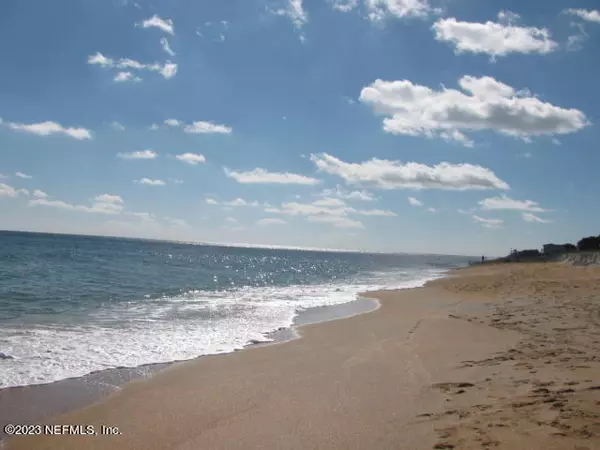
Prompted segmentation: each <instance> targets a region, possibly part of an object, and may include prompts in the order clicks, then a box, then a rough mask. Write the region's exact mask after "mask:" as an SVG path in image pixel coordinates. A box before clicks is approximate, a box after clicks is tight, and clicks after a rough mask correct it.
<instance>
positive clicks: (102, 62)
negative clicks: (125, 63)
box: [87, 52, 115, 67]
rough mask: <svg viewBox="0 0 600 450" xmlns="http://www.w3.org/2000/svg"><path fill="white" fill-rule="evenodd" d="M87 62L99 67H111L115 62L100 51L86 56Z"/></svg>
mask: <svg viewBox="0 0 600 450" xmlns="http://www.w3.org/2000/svg"><path fill="white" fill-rule="evenodd" d="M87 62H88V64H91V65H98V66H101V67H113V66H114V64H115V62H114V61H113V60H112V59H111V58H107V57H106V56H104V55H103V54H102V53H100V52H96V53H95V54H94V55H90V56H88V60H87Z"/></svg>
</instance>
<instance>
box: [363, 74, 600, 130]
mask: <svg viewBox="0 0 600 450" xmlns="http://www.w3.org/2000/svg"><path fill="white" fill-rule="evenodd" d="M458 83H459V85H460V87H461V88H462V90H463V91H464V92H462V91H459V90H456V89H446V88H444V87H442V89H441V90H439V91H434V90H432V89H430V88H428V87H426V86H420V85H415V84H413V83H412V82H410V81H408V80H401V81H383V80H376V81H375V82H374V83H372V84H371V85H370V86H367V87H365V88H363V89H362V92H361V94H360V100H361V101H362V102H363V103H366V104H368V105H371V106H372V107H373V110H374V111H375V112H377V113H381V114H383V115H385V116H388V117H386V118H385V119H384V120H383V129H384V131H386V132H388V133H392V134H397V135H409V136H426V137H442V138H446V139H447V138H451V137H452V135H451V133H453V132H454V131H460V130H467V131H482V130H491V131H495V132H497V133H501V134H504V135H509V136H515V137H520V138H523V139H526V138H530V137H533V136H541V135H550V136H552V135H556V134H568V133H573V132H576V131H579V130H581V129H582V128H584V127H585V126H587V125H589V124H590V123H589V121H588V120H587V118H586V116H585V114H584V113H583V112H581V111H579V110H577V109H565V108H561V107H558V106H555V105H552V104H550V103H544V102H542V101H540V100H539V99H538V98H537V97H534V96H532V95H531V94H530V93H529V92H528V91H527V90H521V91H516V90H515V89H514V88H512V87H511V86H508V85H506V84H504V83H501V82H499V81H496V80H495V79H494V78H491V77H481V78H476V77H472V76H464V77H462V78H461V79H460V80H459V82H458ZM442 133H445V134H442Z"/></svg>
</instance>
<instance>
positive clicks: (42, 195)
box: [33, 189, 48, 198]
mask: <svg viewBox="0 0 600 450" xmlns="http://www.w3.org/2000/svg"><path fill="white" fill-rule="evenodd" d="M33 196H34V197H36V198H48V194H46V193H45V192H44V191H40V190H39V189H36V190H35V191H33Z"/></svg>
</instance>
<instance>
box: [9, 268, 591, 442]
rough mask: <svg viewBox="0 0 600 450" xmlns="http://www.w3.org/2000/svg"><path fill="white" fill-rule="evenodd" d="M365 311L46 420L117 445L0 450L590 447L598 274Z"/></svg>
mask: <svg viewBox="0 0 600 450" xmlns="http://www.w3.org/2000/svg"><path fill="white" fill-rule="evenodd" d="M363 295H364V294H363ZM367 295H369V296H370V297H371V296H372V297H374V298H376V299H377V300H378V301H379V307H378V308H375V309H374V310H372V311H371V312H369V313H368V314H367V313H359V314H357V315H354V316H351V317H349V318H344V319H343V320H331V321H327V322H322V323H313V324H305V325H299V326H298V330H297V331H298V333H299V334H300V335H301V337H302V338H301V339H293V340H290V341H286V342H283V343H278V344H277V345H254V346H251V347H249V348H247V349H245V351H239V352H233V353H229V354H225V355H209V356H204V357H201V358H197V359H194V360H189V361H186V362H182V363H179V364H176V365H173V366H171V367H170V368H169V369H168V370H163V371H160V372H158V373H157V374H155V375H154V376H153V377H152V378H150V379H147V380H138V381H133V382H130V383H128V384H126V385H125V386H124V387H123V389H122V390H121V391H120V392H119V393H117V394H115V395H112V396H110V397H108V398H106V399H104V400H102V401H100V402H97V403H95V404H92V405H90V406H87V407H85V408H82V409H79V410H77V411H73V412H71V413H68V414H65V415H62V416H59V417H54V418H53V419H52V420H51V423H59V424H92V425H94V426H95V427H97V428H100V426H101V425H104V426H116V427H118V428H119V430H120V432H121V435H119V436H97V437H83V436H47V437H34V438H33V437H32V438H13V439H11V440H9V441H8V442H9V447H8V448H9V449H13V448H14V449H21V448H23V449H26V448H40V449H48V450H50V449H59V448H60V449H61V450H68V449H78V450H79V449H105V448H106V449H108V448H122V449H157V450H158V449H161V450H162V449H199V448H200V449H202V448H206V449H211V450H212V449H228V450H229V449H237V448H239V449H248V448H277V449H305V448H311V449H312V448H314V449H317V448H332V449H338V448H339V449H359V448H361V449H362V448H378V449H388V448H389V449H392V448H394V449H396V448H410V449H415V450H420V449H423V450H424V449H431V448H446V449H451V448H461V449H463V448H464V449H476V448H477V449H479V448H499V449H511V450H514V449H526V448H547V449H551V450H554V449H556V450H558V449H566V448H582V449H583V448H592V447H594V446H595V445H600V420H599V419H600V414H598V413H597V408H598V405H600V386H599V385H597V384H594V380H598V379H600V355H599V354H598V349H599V348H600V347H599V346H598V344H600V330H599V329H598V327H599V326H600V310H599V308H598V306H597V301H598V299H599V298H600V269H592V268H574V267H570V266H564V265H556V264H555V265H552V264H528V265H511V266H507V265H500V266H494V267H492V266H483V267H477V268H468V269H460V270H455V271H452V272H451V273H450V276H448V277H446V278H442V279H439V280H435V281H432V282H429V283H427V285H426V286H425V287H422V288H415V289H405V290H400V291H380V292H375V293H368V294H367ZM596 383H597V381H596Z"/></svg>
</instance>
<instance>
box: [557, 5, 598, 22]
mask: <svg viewBox="0 0 600 450" xmlns="http://www.w3.org/2000/svg"><path fill="white" fill-rule="evenodd" d="M564 12H565V13H566V14H572V15H574V16H578V17H579V18H581V19H583V20H585V21H587V22H595V23H600V11H598V10H595V9H576V8H570V9H566V10H565V11H564Z"/></svg>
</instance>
